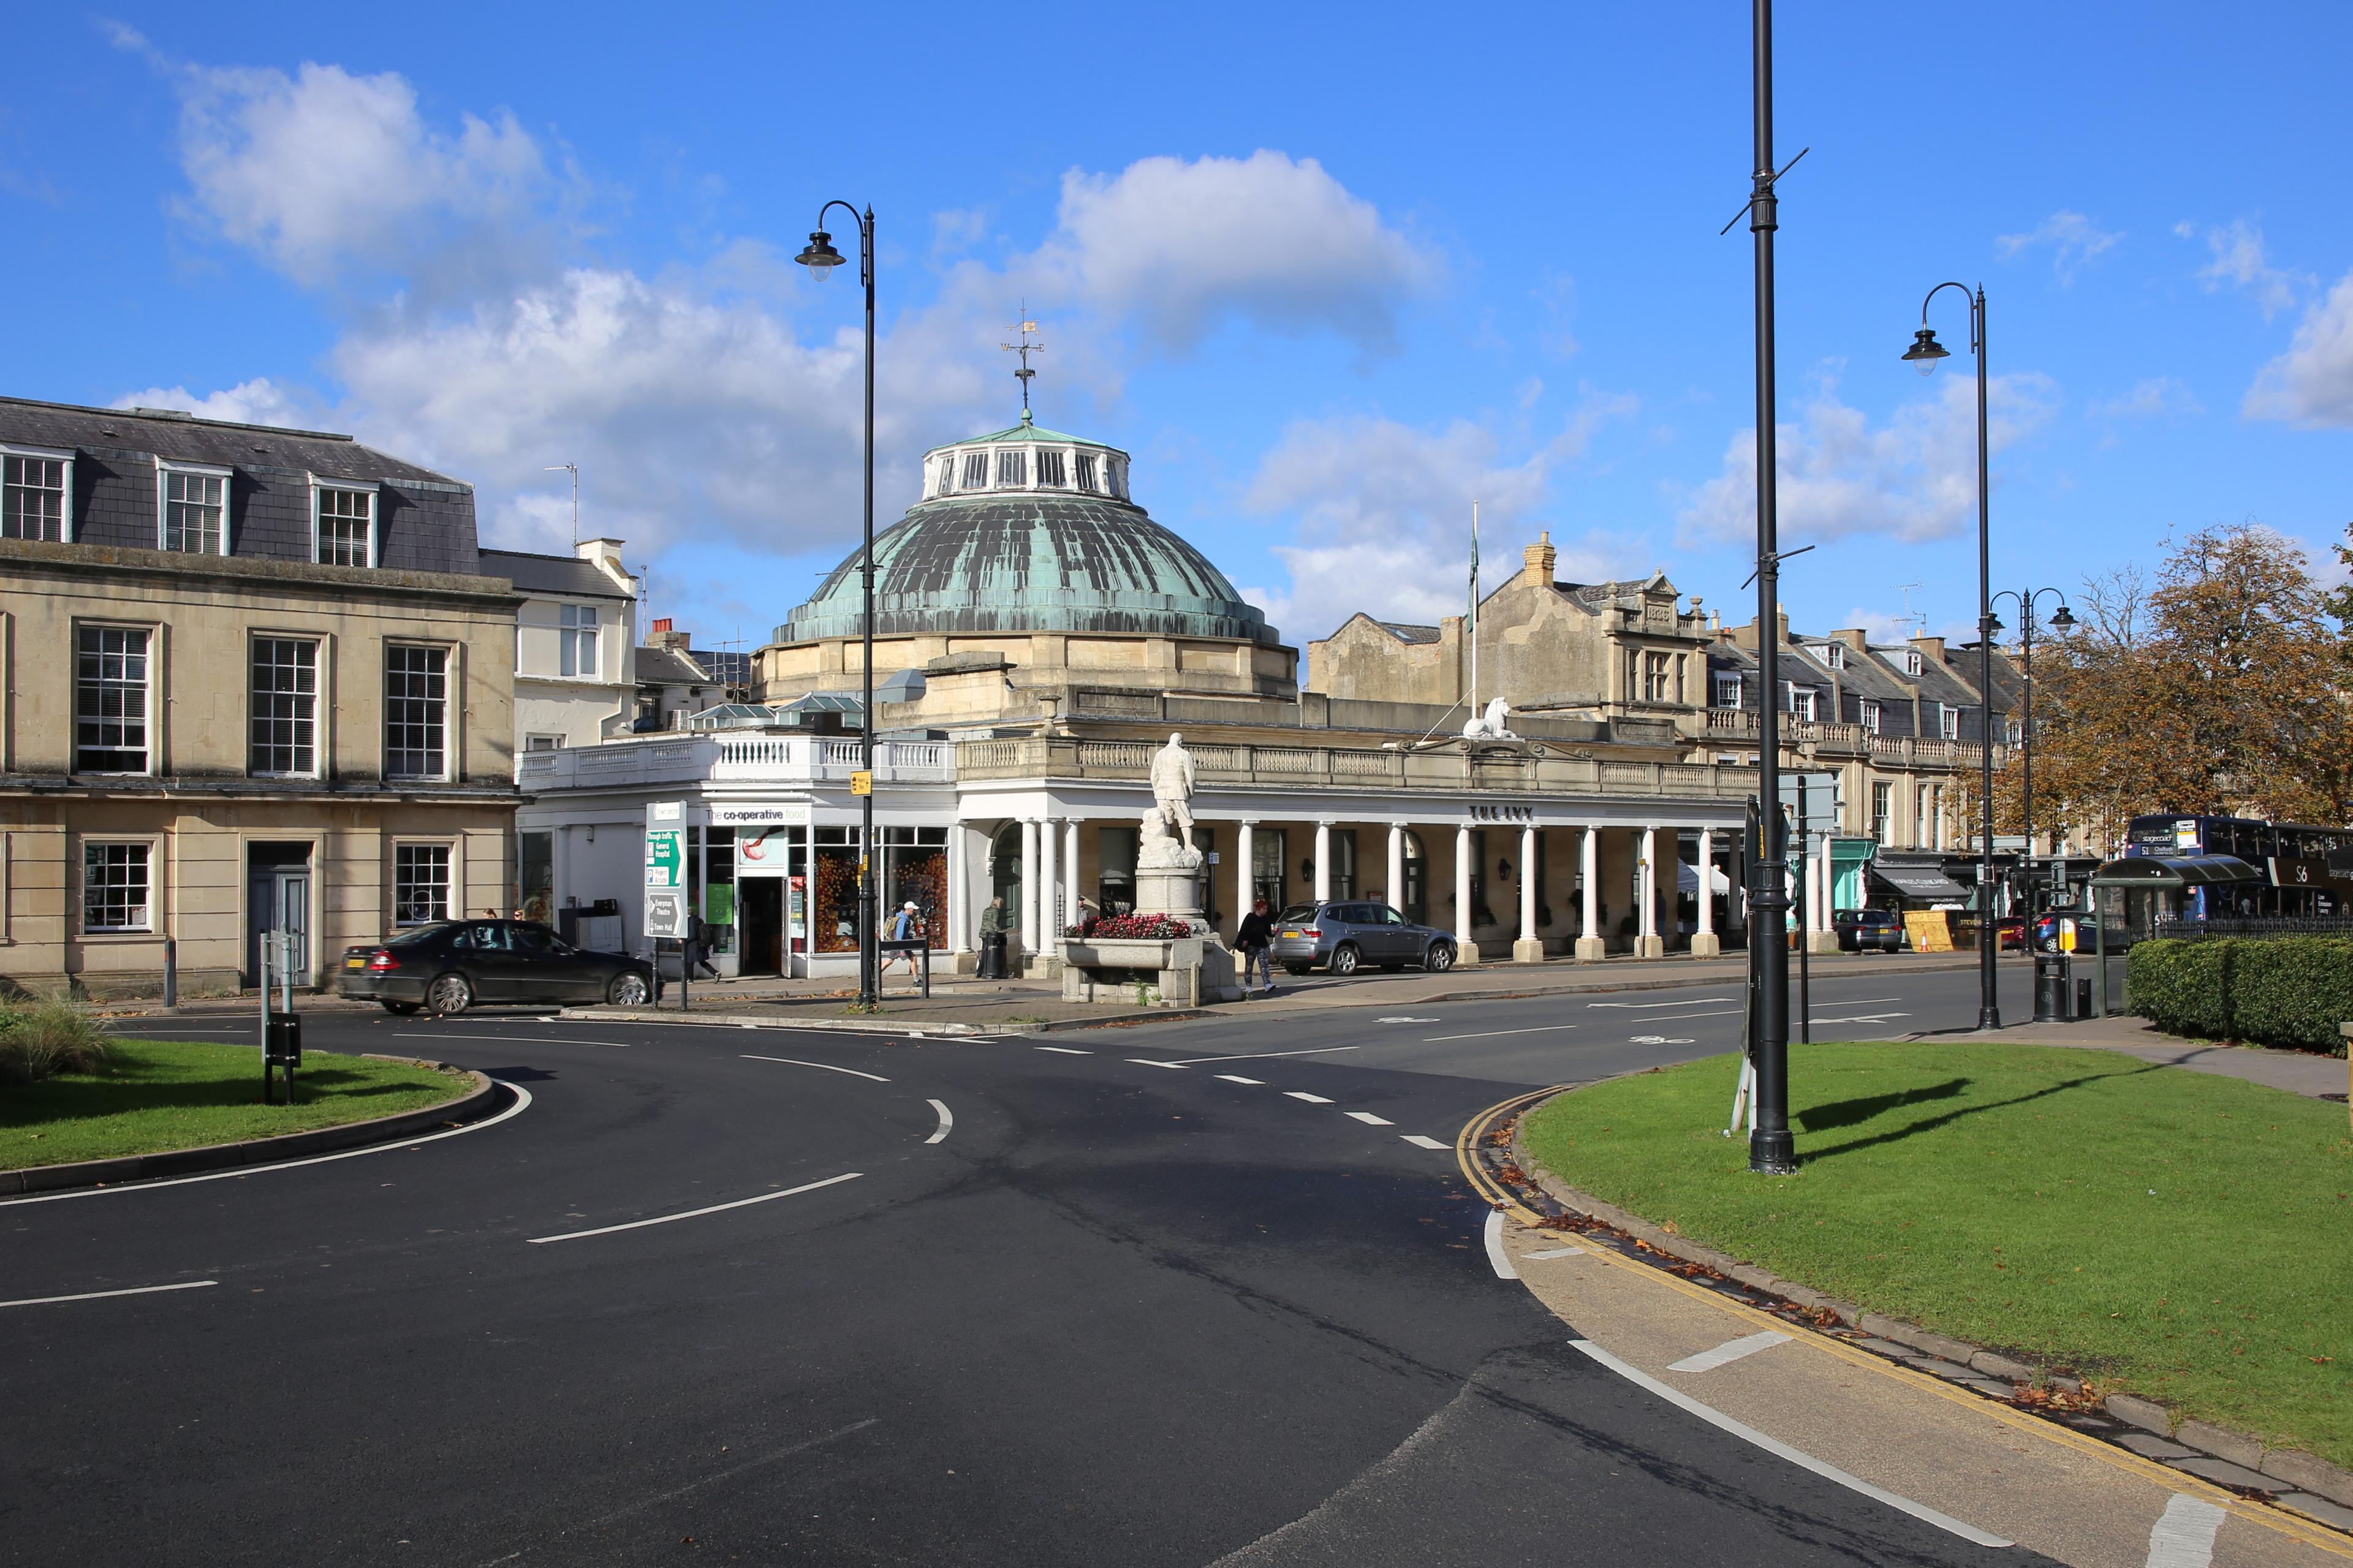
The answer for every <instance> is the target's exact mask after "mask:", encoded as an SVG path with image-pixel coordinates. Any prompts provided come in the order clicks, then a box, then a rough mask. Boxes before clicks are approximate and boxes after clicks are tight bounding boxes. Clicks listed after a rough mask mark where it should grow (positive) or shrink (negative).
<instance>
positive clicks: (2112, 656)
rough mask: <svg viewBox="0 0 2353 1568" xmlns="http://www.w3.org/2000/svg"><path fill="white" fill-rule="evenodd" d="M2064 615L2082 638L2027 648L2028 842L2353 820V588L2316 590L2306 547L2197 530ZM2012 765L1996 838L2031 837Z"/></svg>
mask: <svg viewBox="0 0 2353 1568" xmlns="http://www.w3.org/2000/svg"><path fill="white" fill-rule="evenodd" d="M2348 539H2353V530H2348ZM2337 555H2338V556H2339V557H2340V558H2341V559H2343V560H2345V561H2346V562H2347V563H2348V564H2353V552H2348V550H2347V549H2346V548H2345V547H2344V546H2338V547H2337ZM2073 608H2074V612H2075V616H2076V619H2077V622H2078V625H2077V626H2076V627H2075V629H2074V630H2073V632H2072V633H2069V634H2067V635H2065V636H2046V637H2043V638H2041V639H2038V640H2037V642H2036V644H2035V648H2034V671H2033V674H2034V795H2035V812H2034V815H2035V818H2036V820H2035V823H2034V826H2035V828H2036V830H2037V841H2038V842H2039V843H2047V842H2048V839H2049V835H2050V834H2051V833H2052V830H2053V829H2054V828H2055V827H2059V826H2065V827H2068V828H2073V829H2081V830H2084V832H2085V833H2086V834H2087V835H2088V837H2090V839H2091V840H2092V842H2093V844H2094V847H2101V848H2105V850H2107V851H2108V852H2110V853H2114V852H2116V851H2118V850H2120V849H2121V848H2122V847H2123V842H2124V832H2125V826H2126V822H2127V821H2128V820H2129V819H2130V818H2132V817H2134V816H2141V815H2143V814H2145V813H2150V812H2182V813H2186V814H2191V815H2202V814H2208V813H2211V814H2216V815H2221V816H2263V817H2269V818H2272V819H2273V820H2275V821H2283V822H2309V823H2324V824H2330V825H2341V824H2345V823H2348V822H2353V657H2349V656H2348V641H2347V637H2346V631H2347V623H2348V617H2353V589H2346V590H2341V591H2339V592H2337V593H2336V594H2333V595H2332V594H2330V593H2328V592H2327V591H2326V590H2325V589H2324V588H2323V587H2322V585H2321V584H2319V583H2318V582H2317V581H2316V580H2315V578H2314V576H2313V574H2312V571H2311V568H2310V566H2309V564H2308V563H2307V562H2306V557H2305V553H2304V551H2303V549H2302V547H2301V546H2299V545H2297V544H2295V542H2293V541H2290V540H2287V539H2285V538H2283V537H2282V536H2281V535H2279V534H2277V533H2274V532H2273V531H2271V530H2269V529H2266V528H2263V527H2260V526H2258V525H2255V524H2252V523H2240V524H2233V525H2232V526H2229V527H2224V528H2209V529H2201V530H2200V531H2197V532H2194V533H2192V534H2190V535H2189V536H2188V537H2187V538H2185V539H2182V540H2181V541H2180V542H2179V543H2177V544H2173V545H2171V546H2170V548H2169V552H2168V555H2167V557H2166V559H2165V561H2164V563H2162V564H2161V565H2160V566H2159V567H2158V570H2157V574H2156V576H2155V579H2154V581H2152V580H2151V579H2150V578H2149V577H2148V576H2147V574H2145V573H2144V572H2143V571H2142V570H2141V569H2140V568H2138V567H2133V566H2127V567H2124V568H2120V569H2118V570H2116V571H2115V572H2111V573H2109V574H2106V575H2105V576H2103V577H2098V578H2094V579H2092V580H2090V581H2087V582H2086V583H2085V584H2084V592H2083V595H2082V596H2081V598H2080V599H2079V600H2077V601H2075V602H2074V604H2073ZM2020 761H2021V759H2020V758H2019V755H2018V752H2017V750H2016V748H2011V749H2010V752H2009V754H2008V756H2007V757H2006V759H2005V761H2004V764H2003V766H2002V767H2001V769H2000V771H1999V772H1998V773H1997V774H1996V777H1995V803H1994V811H1995V820H1996V824H1997V828H1998V830H1999V831H2001V832H2007V833H2018V832H2021V831H2023V830H2024V828H2025V826H2026V825H2025V823H2024V822H2023V821H2022V820H2021V812H2020V805H2021V802H2020V792H2021V766H2020Z"/></svg>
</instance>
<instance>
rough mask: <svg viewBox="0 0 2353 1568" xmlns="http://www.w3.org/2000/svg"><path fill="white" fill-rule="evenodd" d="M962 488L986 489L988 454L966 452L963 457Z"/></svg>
mask: <svg viewBox="0 0 2353 1568" xmlns="http://www.w3.org/2000/svg"><path fill="white" fill-rule="evenodd" d="M964 488H965V489H968V490H985V489H987V488H988V454H987V453H986V452H966V453H965V455H964Z"/></svg>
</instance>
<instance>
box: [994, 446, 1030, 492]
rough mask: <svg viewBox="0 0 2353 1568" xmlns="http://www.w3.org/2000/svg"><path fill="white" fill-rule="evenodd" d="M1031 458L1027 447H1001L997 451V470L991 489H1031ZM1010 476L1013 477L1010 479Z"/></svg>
mask: <svg viewBox="0 0 2353 1568" xmlns="http://www.w3.org/2000/svg"><path fill="white" fill-rule="evenodd" d="M1029 458H1030V451H1029V447H998V448H997V464H996V469H995V471H994V473H993V474H992V475H991V477H990V479H989V488H990V489H998V490H1026V489H1029V488H1030V485H1029V475H1030V473H1031V472H1032V471H1033V470H1032V465H1031V464H1030V461H1029ZM1017 468H1018V469H1019V470H1020V471H1019V472H1018V474H1016V473H1015V472H1014V470H1015V469H1017ZM1008 475H1010V476H1012V477H1010V478H1008Z"/></svg>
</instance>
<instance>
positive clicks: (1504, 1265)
mask: <svg viewBox="0 0 2353 1568" xmlns="http://www.w3.org/2000/svg"><path fill="white" fill-rule="evenodd" d="M1487 1263H1488V1266H1489V1267H1490V1268H1493V1269H1494V1271H1495V1278H1496V1279H1518V1278H1519V1277H1520V1271H1519V1270H1518V1269H1516V1268H1513V1267H1512V1260H1511V1259H1510V1258H1508V1257H1506V1256H1504V1211H1503V1210H1502V1209H1489V1210H1488V1211H1487Z"/></svg>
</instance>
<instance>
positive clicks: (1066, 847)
mask: <svg viewBox="0 0 2353 1568" xmlns="http://www.w3.org/2000/svg"><path fill="white" fill-rule="evenodd" d="M1080 919H1081V915H1080V910H1079V819H1078V818H1077V817H1075V816H1074V817H1072V818H1071V820H1070V821H1068V822H1066V823H1064V824H1063V825H1062V923H1063V924H1064V925H1066V926H1074V925H1076V924H1078V923H1079V921H1080Z"/></svg>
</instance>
